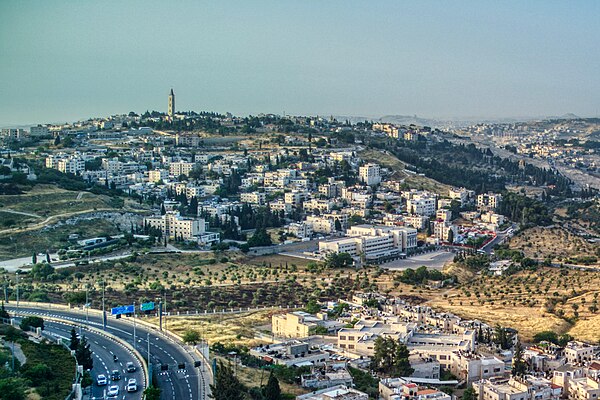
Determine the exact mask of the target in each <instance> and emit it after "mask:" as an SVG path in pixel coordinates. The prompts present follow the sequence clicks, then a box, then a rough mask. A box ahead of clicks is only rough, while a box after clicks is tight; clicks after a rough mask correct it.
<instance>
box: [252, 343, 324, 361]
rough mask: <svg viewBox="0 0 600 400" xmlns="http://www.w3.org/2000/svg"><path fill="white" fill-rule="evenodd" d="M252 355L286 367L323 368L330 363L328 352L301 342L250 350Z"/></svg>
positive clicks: (270, 345) (262, 346)
mask: <svg viewBox="0 0 600 400" xmlns="http://www.w3.org/2000/svg"><path fill="white" fill-rule="evenodd" d="M250 354H251V355H253V356H255V357H258V358H261V359H263V360H265V361H267V362H271V363H273V364H277V365H284V366H286V367H309V366H310V367H312V366H321V365H325V363H327V361H329V353H328V352H326V351H323V350H321V349H319V348H318V347H315V346H310V345H309V344H308V343H305V342H301V341H299V340H291V341H287V342H282V343H273V344H267V345H261V346H258V347H254V348H252V349H250Z"/></svg>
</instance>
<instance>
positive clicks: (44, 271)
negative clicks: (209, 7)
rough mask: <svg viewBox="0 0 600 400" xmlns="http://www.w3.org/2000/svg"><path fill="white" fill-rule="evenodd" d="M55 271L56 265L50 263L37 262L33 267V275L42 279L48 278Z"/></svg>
mask: <svg viewBox="0 0 600 400" xmlns="http://www.w3.org/2000/svg"><path fill="white" fill-rule="evenodd" d="M53 273H54V267H53V266H52V265H50V264H46V263H43V264H35V265H34V266H33V268H31V275H32V276H33V277H34V278H35V279H39V280H40V281H45V280H46V279H48V277H49V276H50V275H52V274H53Z"/></svg>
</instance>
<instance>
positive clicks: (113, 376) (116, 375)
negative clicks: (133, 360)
mask: <svg viewBox="0 0 600 400" xmlns="http://www.w3.org/2000/svg"><path fill="white" fill-rule="evenodd" d="M110 379H111V380H113V381H118V380H120V379H121V373H120V372H119V371H117V370H116V369H115V370H114V371H113V372H111V373H110Z"/></svg>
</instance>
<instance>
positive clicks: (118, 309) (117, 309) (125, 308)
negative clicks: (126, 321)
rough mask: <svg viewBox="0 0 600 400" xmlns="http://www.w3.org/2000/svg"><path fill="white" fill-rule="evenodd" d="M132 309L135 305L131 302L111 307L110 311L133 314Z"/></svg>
mask: <svg viewBox="0 0 600 400" xmlns="http://www.w3.org/2000/svg"><path fill="white" fill-rule="evenodd" d="M134 310H135V307H134V306H133V304H130V305H128V306H120V307H114V308H111V310H110V313H111V314H112V315H120V314H133V311H134Z"/></svg>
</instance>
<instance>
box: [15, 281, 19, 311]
mask: <svg viewBox="0 0 600 400" xmlns="http://www.w3.org/2000/svg"><path fill="white" fill-rule="evenodd" d="M16 276H17V311H15V317H16V316H17V315H19V271H17V272H16Z"/></svg>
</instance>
